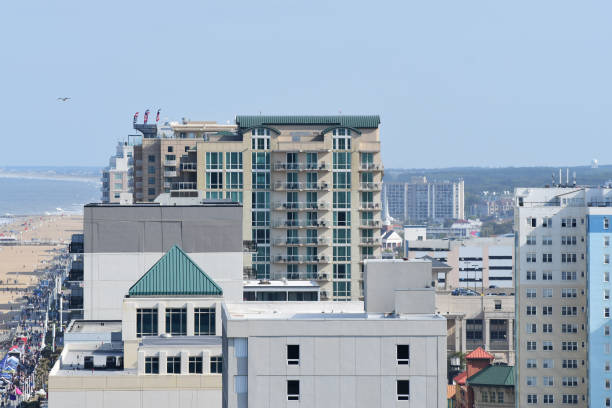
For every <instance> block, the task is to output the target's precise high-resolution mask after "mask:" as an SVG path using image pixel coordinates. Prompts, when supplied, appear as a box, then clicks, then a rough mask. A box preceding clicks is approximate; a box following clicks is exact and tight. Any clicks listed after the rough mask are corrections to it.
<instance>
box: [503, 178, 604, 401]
mask: <svg viewBox="0 0 612 408" xmlns="http://www.w3.org/2000/svg"><path fill="white" fill-rule="evenodd" d="M586 196H587V193H586V192H585V189H582V188H574V187H551V188H517V189H516V191H515V207H514V230H515V233H516V234H517V240H516V262H515V264H516V275H515V280H516V300H517V302H516V328H517V330H516V354H517V358H516V367H517V371H518V372H517V383H516V389H517V403H518V406H538V407H540V406H542V407H546V406H565V405H573V406H580V407H587V406H589V402H588V399H587V395H588V387H589V379H588V375H587V370H588V348H587V346H588V345H587V342H586V340H587V331H588V326H587V313H586V310H585V308H586V307H587V297H586V296H585V291H586V288H587V277H586V274H585V272H587V259H586V258H587V257H586V252H587V243H586V242H585V237H586V236H587V219H586V215H587V211H588V206H587V204H586V202H587V197H586ZM602 357H603V353H601V352H600V353H599V355H598V357H597V358H598V359H599V360H603V358H602ZM602 374H603V373H602ZM602 383H603V381H602ZM593 406H604V405H603V404H602V405H593Z"/></svg>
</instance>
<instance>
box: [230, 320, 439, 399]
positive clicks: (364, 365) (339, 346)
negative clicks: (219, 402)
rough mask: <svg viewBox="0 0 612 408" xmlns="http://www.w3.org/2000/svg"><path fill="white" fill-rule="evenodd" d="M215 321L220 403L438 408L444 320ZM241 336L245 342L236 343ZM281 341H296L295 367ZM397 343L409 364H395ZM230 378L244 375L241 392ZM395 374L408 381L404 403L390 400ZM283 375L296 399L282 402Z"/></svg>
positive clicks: (283, 342)
mask: <svg viewBox="0 0 612 408" xmlns="http://www.w3.org/2000/svg"><path fill="white" fill-rule="evenodd" d="M223 319H224V321H223V326H224V333H223V335H224V347H225V349H224V351H225V352H226V353H225V355H224V357H225V360H226V361H225V362H226V364H227V365H226V366H224V373H223V376H224V382H226V384H227V386H226V388H225V393H224V394H225V395H224V407H227V408H240V407H246V406H247V404H248V407H249V408H254V407H255V408H259V407H294V406H299V407H302V408H306V407H351V408H354V407H368V408H370V407H440V408H442V407H445V406H446V320H445V319H444V318H441V317H438V316H425V317H414V318H411V317H406V318H398V317H395V318H384V317H373V318H365V317H364V316H363V315H361V314H354V315H353V318H351V314H348V315H347V316H346V317H338V316H330V317H328V318H327V317H326V318H322V317H320V315H319V316H317V317H315V316H314V315H313V316H311V317H308V315H305V316H303V317H301V316H298V317H296V318H289V319H283V318H280V319H274V318H269V319H268V318H253V319H248V318H238V319H232V318H230V317H229V315H228V313H227V310H225V309H224V313H223ZM245 340H246V341H247V342H248V343H247V344H248V346H247V347H238V346H236V342H244V341H245ZM288 344H299V345H300V361H299V364H298V365H296V366H293V365H288V364H287V356H286V346H287V345H288ZM397 344H409V345H410V364H409V365H398V364H397V355H396V345H397ZM239 350H243V352H244V351H245V350H246V357H240V356H239V354H240V351H239ZM245 361H246V362H247V365H246V367H245ZM237 376H246V377H245V378H246V380H247V381H248V392H247V393H245V394H237V393H236V390H235V387H234V381H236V377H237ZM402 379H407V380H410V401H398V400H397V393H396V381H397V380H402ZM287 380H299V381H300V401H299V402H297V401H288V400H287V385H286V381H287ZM245 396H248V400H247V401H245V399H244V398H245Z"/></svg>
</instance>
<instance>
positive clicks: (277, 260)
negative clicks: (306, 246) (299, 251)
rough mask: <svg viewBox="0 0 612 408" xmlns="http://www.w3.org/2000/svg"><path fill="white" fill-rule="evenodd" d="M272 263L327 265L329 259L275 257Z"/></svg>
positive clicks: (302, 256)
mask: <svg viewBox="0 0 612 408" xmlns="http://www.w3.org/2000/svg"><path fill="white" fill-rule="evenodd" d="M274 263H298V264H300V263H306V264H308V263H310V264H319V263H325V264H326V263H329V258H328V257H327V256H325V255H276V256H275V257H274Z"/></svg>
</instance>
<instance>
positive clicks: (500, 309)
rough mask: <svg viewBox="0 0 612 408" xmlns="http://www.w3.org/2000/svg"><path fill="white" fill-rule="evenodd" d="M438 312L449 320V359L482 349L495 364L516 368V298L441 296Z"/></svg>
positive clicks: (438, 300)
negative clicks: (491, 357)
mask: <svg viewBox="0 0 612 408" xmlns="http://www.w3.org/2000/svg"><path fill="white" fill-rule="evenodd" d="M436 312H437V313H439V314H440V315H442V316H444V317H445V318H446V323H447V328H448V332H447V334H448V337H447V342H446V344H447V347H448V348H447V350H448V355H449V356H452V355H454V354H455V353H463V354H465V353H469V352H470V351H472V350H475V349H476V348H478V347H482V348H484V349H485V350H486V351H487V352H489V353H491V355H492V356H493V357H494V359H495V362H496V363H505V364H510V365H513V364H514V333H515V330H514V296H501V295H493V296H454V295H452V294H450V293H445V292H438V293H437V294H436Z"/></svg>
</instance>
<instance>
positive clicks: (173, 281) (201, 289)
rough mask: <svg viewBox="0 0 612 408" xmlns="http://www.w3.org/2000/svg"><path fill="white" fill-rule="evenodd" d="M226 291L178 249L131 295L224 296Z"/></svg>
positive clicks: (161, 262) (133, 288) (166, 256)
mask: <svg viewBox="0 0 612 408" xmlns="http://www.w3.org/2000/svg"><path fill="white" fill-rule="evenodd" d="M222 295H223V290H222V289H221V287H220V286H219V285H217V283H216V282H215V281H214V280H212V279H211V278H210V277H209V276H208V275H207V274H206V273H205V272H204V271H203V270H202V269H201V268H200V267H199V266H198V265H197V264H196V263H195V262H194V261H193V260H192V259H191V258H190V257H189V256H188V255H187V254H186V253H185V252H184V251H183V250H182V249H181V248H179V247H178V246H177V245H174V246H173V247H172V248H170V250H169V251H168V252H167V253H166V254H164V256H162V257H161V258H160V259H159V261H157V262H156V263H155V265H153V266H152V267H151V269H149V270H148V271H147V272H146V273H145V274H144V275H143V276H142V277H141V278H140V279H138V281H137V282H136V283H135V284H134V285H132V287H131V288H130V290H129V291H128V296H222Z"/></svg>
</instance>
